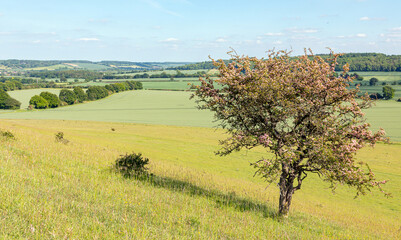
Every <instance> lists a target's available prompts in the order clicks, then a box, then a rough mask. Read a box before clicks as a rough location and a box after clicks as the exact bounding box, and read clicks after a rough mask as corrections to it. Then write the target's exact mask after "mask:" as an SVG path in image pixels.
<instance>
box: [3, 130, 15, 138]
mask: <svg viewBox="0 0 401 240" xmlns="http://www.w3.org/2000/svg"><path fill="white" fill-rule="evenodd" d="M0 136H3V137H5V138H6V139H15V136H14V134H13V133H12V132H10V131H3V130H0Z"/></svg>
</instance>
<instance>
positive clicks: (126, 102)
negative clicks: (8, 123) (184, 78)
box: [0, 91, 213, 126]
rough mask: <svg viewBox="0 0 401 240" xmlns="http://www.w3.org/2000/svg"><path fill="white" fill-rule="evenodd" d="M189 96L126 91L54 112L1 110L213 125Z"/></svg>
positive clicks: (24, 116) (35, 116)
mask: <svg viewBox="0 0 401 240" xmlns="http://www.w3.org/2000/svg"><path fill="white" fill-rule="evenodd" d="M21 95H22V96H26V95H25V94H21ZM190 95H191V93H189V92H183V91H179V92H175V91H127V92H122V93H118V94H113V95H111V96H109V97H107V98H105V99H101V100H98V101H93V102H88V103H84V104H77V105H71V106H66V107H60V108H55V109H46V110H33V111H25V112H18V111H17V112H14V113H10V112H5V113H2V111H0V118H3V119H4V118H19V119H65V120H91V121H110V122H133V123H148V124H166V125H179V126H211V125H213V123H212V114H211V113H209V112H204V111H199V110H198V109H196V108H195V104H194V102H193V101H190V100H189V97H190ZM17 99H18V98H17ZM28 101H29V100H28Z"/></svg>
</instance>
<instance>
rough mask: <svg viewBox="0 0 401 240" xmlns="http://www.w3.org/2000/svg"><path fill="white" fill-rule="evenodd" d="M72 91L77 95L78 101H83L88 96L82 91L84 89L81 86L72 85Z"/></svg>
mask: <svg viewBox="0 0 401 240" xmlns="http://www.w3.org/2000/svg"><path fill="white" fill-rule="evenodd" d="M74 93H75V96H77V100H78V102H80V103H81V102H83V101H85V100H86V99H87V98H88V96H87V95H86V93H85V92H84V90H83V89H82V88H81V87H74Z"/></svg>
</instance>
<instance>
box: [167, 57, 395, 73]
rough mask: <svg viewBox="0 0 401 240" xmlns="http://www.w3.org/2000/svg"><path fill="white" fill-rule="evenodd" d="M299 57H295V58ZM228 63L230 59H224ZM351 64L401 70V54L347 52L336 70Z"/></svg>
mask: <svg viewBox="0 0 401 240" xmlns="http://www.w3.org/2000/svg"><path fill="white" fill-rule="evenodd" d="M318 56H320V57H322V58H324V59H328V58H330V55H328V54H319V55H318ZM297 58H298V57H293V58H292V59H293V60H295V59H297ZM224 62H225V63H226V64H227V63H229V60H224ZM346 63H348V64H349V70H350V71H364V72H365V71H384V72H392V71H401V55H385V54H382V53H346V54H344V55H341V56H339V57H338V65H337V66H336V68H335V70H336V71H342V70H343V69H342V68H341V66H343V65H345V64H346ZM213 68H216V67H215V66H214V65H213V62H211V61H207V62H200V63H193V64H187V65H184V66H178V67H173V68H167V69H172V70H197V69H213Z"/></svg>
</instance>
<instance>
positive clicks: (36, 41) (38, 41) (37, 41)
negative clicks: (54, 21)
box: [32, 40, 42, 43]
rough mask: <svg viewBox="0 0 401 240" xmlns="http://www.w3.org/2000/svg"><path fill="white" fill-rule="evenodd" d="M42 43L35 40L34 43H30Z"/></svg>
mask: <svg viewBox="0 0 401 240" xmlns="http://www.w3.org/2000/svg"><path fill="white" fill-rule="evenodd" d="M41 42H42V41H40V40H35V41H33V42H32V43H41Z"/></svg>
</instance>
